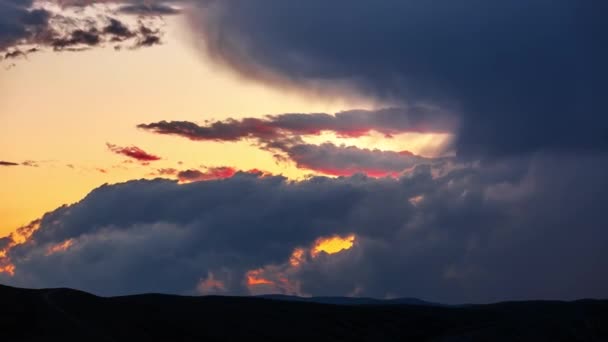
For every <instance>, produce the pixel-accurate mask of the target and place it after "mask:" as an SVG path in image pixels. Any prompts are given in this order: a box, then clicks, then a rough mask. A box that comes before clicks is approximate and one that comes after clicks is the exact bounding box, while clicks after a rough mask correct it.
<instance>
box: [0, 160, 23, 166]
mask: <svg viewBox="0 0 608 342" xmlns="http://www.w3.org/2000/svg"><path fill="white" fill-rule="evenodd" d="M17 165H19V163H13V162H9V161H4V160H0V166H17Z"/></svg>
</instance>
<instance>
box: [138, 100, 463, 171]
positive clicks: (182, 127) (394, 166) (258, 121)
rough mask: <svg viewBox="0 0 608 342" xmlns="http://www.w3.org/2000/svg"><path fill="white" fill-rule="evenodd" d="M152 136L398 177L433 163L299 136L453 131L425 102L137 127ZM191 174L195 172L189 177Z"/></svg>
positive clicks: (403, 154) (453, 125)
mask: <svg viewBox="0 0 608 342" xmlns="http://www.w3.org/2000/svg"><path fill="white" fill-rule="evenodd" d="M138 127H139V128H141V129H145V130H148V131H151V132H154V133H157V134H166V135H177V136H181V137H185V138H188V139H191V140H196V141H220V142H225V141H231V142H232V141H240V140H244V139H250V140H253V141H254V142H256V143H257V144H258V146H259V147H260V148H261V149H263V150H266V151H269V152H271V153H273V155H274V156H275V158H277V159H278V160H281V161H291V162H293V163H294V164H295V165H296V166H297V167H298V168H301V169H308V170H311V171H315V172H318V173H322V174H326V175H333V176H349V175H352V174H355V173H365V174H367V175H369V176H373V177H385V176H397V175H399V174H400V173H401V172H403V171H405V170H407V169H409V168H412V167H413V166H415V165H418V164H423V163H431V162H434V160H433V159H429V158H424V157H421V156H416V155H414V154H412V153H411V152H408V151H402V152H395V151H381V150H377V149H373V150H370V149H362V148H357V147H354V146H337V145H334V144H332V143H325V144H321V145H312V144H307V143H305V142H304V140H303V139H302V138H301V136H304V135H319V134H321V133H323V132H333V133H334V134H336V135H337V136H340V137H348V138H356V137H360V136H363V135H367V134H369V133H370V132H378V133H382V134H384V135H385V136H386V137H387V139H388V138H390V137H391V136H392V135H393V134H400V133H408V132H427V133H436V132H453V131H454V130H455V129H456V123H455V121H454V119H453V117H451V116H450V115H448V114H446V113H444V112H442V111H440V110H438V109H437V108H433V107H429V106H410V107H402V108H387V109H381V110H375V111H367V110H351V111H345V112H339V113H336V114H335V115H330V114H324V113H313V114H280V115H268V116H265V117H263V118H246V119H240V120H236V119H228V120H224V121H215V122H210V123H207V124H205V125H198V124H196V123H193V122H188V121H171V122H169V121H161V122H157V123H150V124H141V125H139V126H138ZM193 176H194V178H196V176H197V175H193Z"/></svg>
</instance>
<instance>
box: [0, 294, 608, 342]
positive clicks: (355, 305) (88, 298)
mask: <svg viewBox="0 0 608 342" xmlns="http://www.w3.org/2000/svg"><path fill="white" fill-rule="evenodd" d="M399 301H400V300H396V302H392V301H388V302H387V301H384V300H374V299H370V298H358V299H350V298H342V297H321V298H312V299H309V298H299V297H289V296H287V297H284V296H264V297H221V296H209V297H185V296H171V295H160V294H144V295H136V296H124V297H111V298H105V297H97V296H94V295H91V294H88V293H85V292H81V291H76V290H70V289H43V290H29V289H19V288H13V287H7V286H0V341H146V342H149V341H241V340H245V339H249V340H251V339H255V340H256V341H257V340H260V341H302V340H306V341H311V340H312V341H405V340H407V341H608V301H602V300H580V301H574V302H557V301H529V302H506V303H497V304H490V305H468V306H459V307H446V306H438V305H427V304H420V302H422V303H426V302H423V301H419V300H416V299H413V300H412V299H404V300H403V301H404V302H405V303H404V304H401V303H399ZM408 301H412V303H409V302H408ZM324 303H330V304H331V305H330V304H324Z"/></svg>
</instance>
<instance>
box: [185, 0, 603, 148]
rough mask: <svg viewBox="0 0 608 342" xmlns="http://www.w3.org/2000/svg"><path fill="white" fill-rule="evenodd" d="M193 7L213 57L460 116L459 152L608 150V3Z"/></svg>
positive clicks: (272, 76)
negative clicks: (606, 88)
mask: <svg viewBox="0 0 608 342" xmlns="http://www.w3.org/2000/svg"><path fill="white" fill-rule="evenodd" d="M198 4H199V6H198V7H197V9H196V10H194V11H192V12H189V13H188V15H189V18H190V23H191V27H192V29H193V31H194V33H195V34H197V35H199V36H200V37H201V38H202V39H200V40H199V41H200V42H202V43H203V44H204V47H205V49H204V50H205V51H206V52H207V54H208V55H209V56H211V57H212V58H213V59H214V60H215V61H217V62H219V63H220V64H222V65H224V66H226V67H228V68H230V69H231V70H234V71H236V72H238V73H240V74H241V75H243V76H245V77H248V78H251V79H255V80H258V81H261V82H266V83H268V82H270V83H274V84H275V85H278V86H281V85H284V84H286V83H289V84H290V85H295V86H301V87H308V86H311V84H315V85H319V84H320V85H327V86H332V85H333V86H338V87H339V86H340V85H341V84H347V85H348V88H352V87H355V88H357V89H358V91H359V92H360V93H363V94H366V95H369V96H373V97H375V98H378V99H380V100H388V101H391V102H405V103H427V104H428V103H430V104H433V105H435V106H437V107H439V108H443V109H444V110H445V111H447V112H454V113H455V114H456V115H458V117H459V118H460V125H459V129H458V132H457V137H456V141H455V144H456V146H457V148H456V150H457V152H458V153H459V155H461V156H465V157H471V158H480V157H482V158H483V157H487V158H495V157H501V156H514V155H518V154H529V153H533V152H538V151H546V150H555V151H566V150H568V151H571V150H577V151H600V150H601V151H604V150H606V149H607V148H608V138H607V137H608V134H607V132H608V119H607V117H606V115H604V114H605V113H606V111H607V110H608V108H607V105H606V101H605V94H604V92H603V91H602V90H601V89H604V86H603V84H604V80H605V79H607V78H608V64H607V63H606V62H605V61H606V60H608V48H607V46H608V44H607V43H608V42H607V41H606V39H605V37H608V23H607V22H606V20H604V17H605V15H604V14H605V13H607V12H608V4H607V3H606V2H603V1H571V0H557V1H549V0H532V1H529V0H515V1H506V2H501V3H499V4H497V3H495V2H488V1H480V0H461V1H456V2H453V1H434V2H433V3H427V2H420V1H415V0H388V1H382V2H381V3H374V4H371V5H370V3H369V2H368V1H364V0H355V1H346V0H344V1H343V0H339V1H332V2H330V3H328V2H327V1H323V0H310V1H305V2H302V3H301V4H298V5H296V6H294V5H293V4H292V3H288V2H285V1H282V0H269V1H262V2H256V1H242V0H217V1H213V0H212V1H204V2H200V3H198Z"/></svg>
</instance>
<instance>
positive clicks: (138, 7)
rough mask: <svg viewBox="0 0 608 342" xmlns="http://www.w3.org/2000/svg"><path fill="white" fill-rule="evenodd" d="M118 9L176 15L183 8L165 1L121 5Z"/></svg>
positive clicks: (127, 12)
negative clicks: (164, 2)
mask: <svg viewBox="0 0 608 342" xmlns="http://www.w3.org/2000/svg"><path fill="white" fill-rule="evenodd" d="M118 11H119V12H120V13H125V14H132V15H175V14H180V13H181V10H179V9H177V8H175V7H172V6H170V5H167V4H163V3H152V4H147V3H139V4H128V5H124V6H121V7H120V8H119V9H118Z"/></svg>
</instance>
